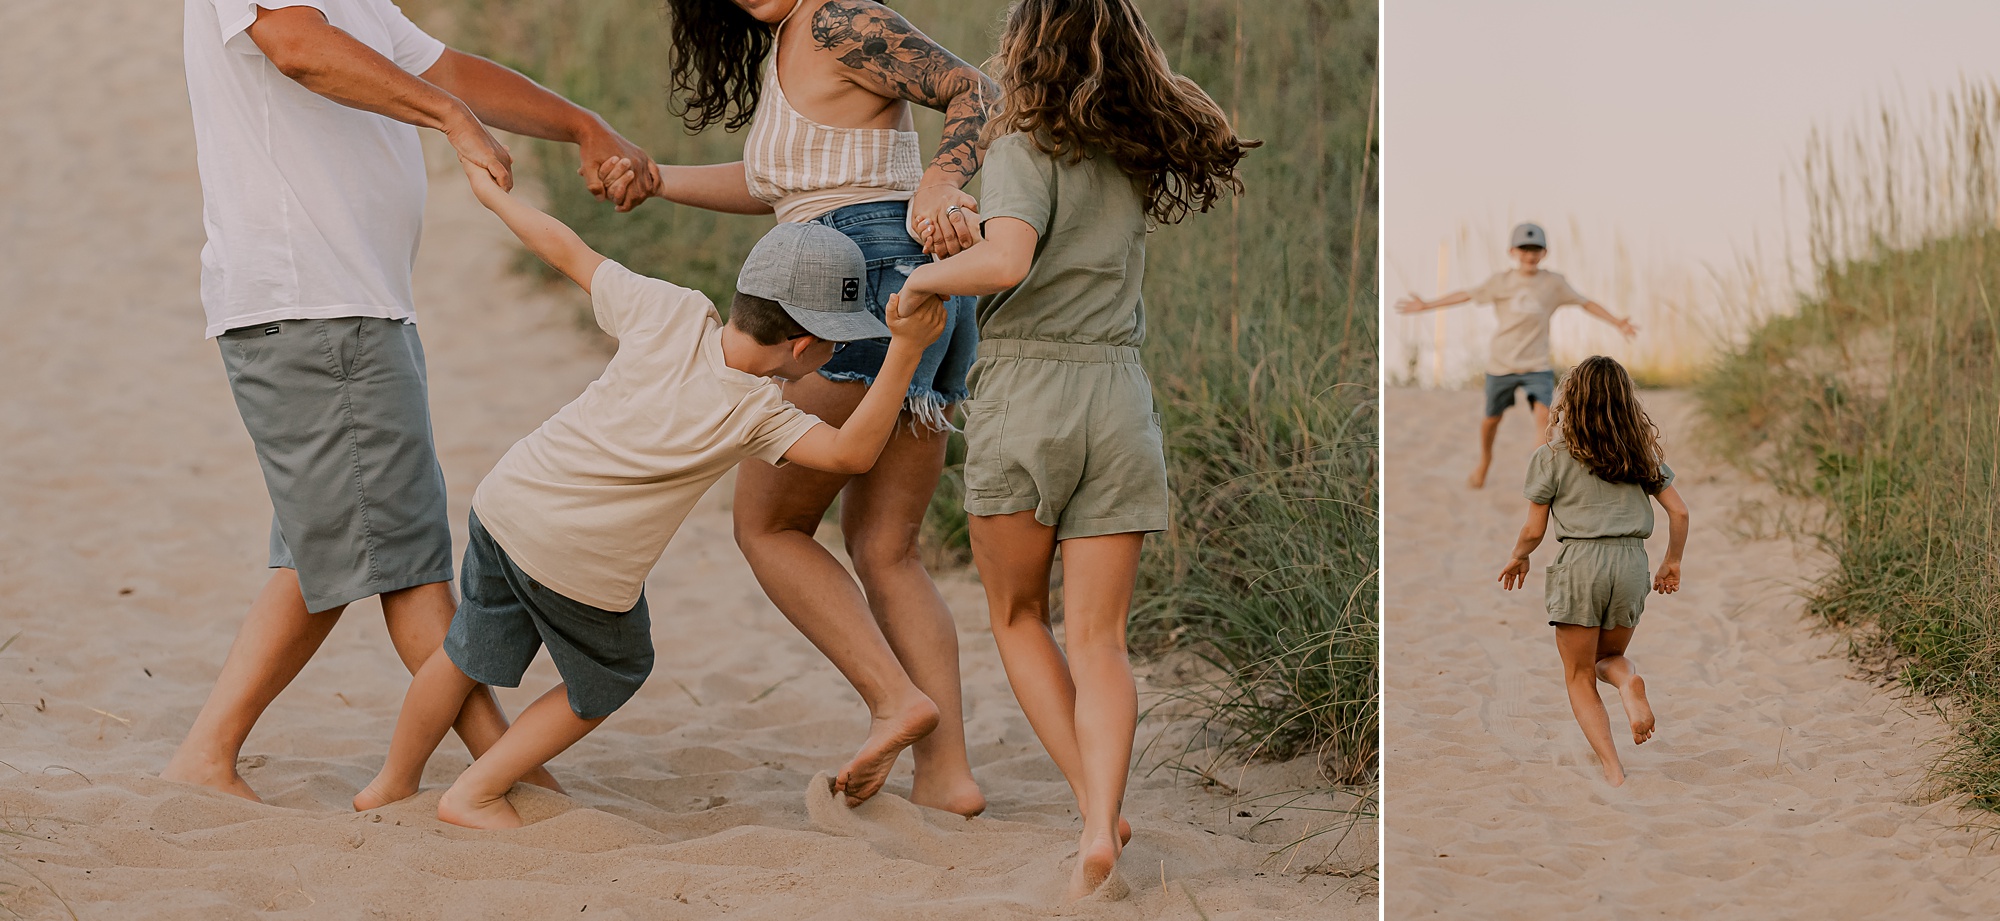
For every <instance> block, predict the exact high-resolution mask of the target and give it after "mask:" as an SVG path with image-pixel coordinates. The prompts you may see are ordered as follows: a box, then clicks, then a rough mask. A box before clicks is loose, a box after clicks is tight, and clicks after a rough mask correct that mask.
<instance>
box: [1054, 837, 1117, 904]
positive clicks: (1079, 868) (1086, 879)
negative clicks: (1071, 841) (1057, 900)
mask: <svg viewBox="0 0 2000 921" xmlns="http://www.w3.org/2000/svg"><path fill="white" fill-rule="evenodd" d="M1120 822H1121V823H1122V822H1123V820H1122V819H1121V820H1120ZM1123 848H1124V846H1123V845H1122V844H1119V843H1118V842H1117V840H1116V839H1115V838H1113V837H1112V836H1110V835H1102V834H1100V835H1093V834H1091V833H1090V831H1089V830H1088V829H1085V830H1084V836H1083V839H1082V840H1081V841H1080V842H1078V845H1077V850H1076V870H1075V871H1073V872H1072V873H1070V877H1069V891H1068V892H1066V893H1064V895H1065V896H1066V897H1067V898H1068V899H1069V900H1071V901H1075V900H1077V899H1080V898H1083V897H1085V896H1087V895H1090V894H1091V893H1093V892H1096V891H1097V887H1099V886H1102V885H1104V881H1105V880H1107V879H1110V878H1111V871H1112V870H1114V869H1116V868H1117V866H1118V853H1119V851H1121V850H1123Z"/></svg>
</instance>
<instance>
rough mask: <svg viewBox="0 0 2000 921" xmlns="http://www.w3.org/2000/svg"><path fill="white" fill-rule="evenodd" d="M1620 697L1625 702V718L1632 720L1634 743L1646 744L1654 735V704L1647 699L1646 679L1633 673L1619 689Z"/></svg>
mask: <svg viewBox="0 0 2000 921" xmlns="http://www.w3.org/2000/svg"><path fill="white" fill-rule="evenodd" d="M1618 698H1619V699H1620V700H1622V701H1624V702H1625V718H1626V719H1629V720H1631V721H1632V744H1634V745H1644V744H1646V740H1647V739H1650V738H1652V737H1653V705H1652V704H1651V703H1649V702H1647V700H1646V679H1644V678H1641V677H1639V676H1638V675H1633V676H1632V680H1631V681H1628V682H1626V683H1625V686H1624V687H1621V688H1619V689H1618Z"/></svg>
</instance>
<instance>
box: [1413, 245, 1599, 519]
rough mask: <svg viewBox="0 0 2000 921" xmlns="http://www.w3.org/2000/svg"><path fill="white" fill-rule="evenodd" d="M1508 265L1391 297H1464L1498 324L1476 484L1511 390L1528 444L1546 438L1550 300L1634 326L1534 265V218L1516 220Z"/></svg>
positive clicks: (1551, 382) (1428, 304) (1427, 306)
mask: <svg viewBox="0 0 2000 921" xmlns="http://www.w3.org/2000/svg"><path fill="white" fill-rule="evenodd" d="M1508 246H1509V247H1510V249H1509V254H1510V255H1512V256H1513V257H1514V268H1512V269H1507V270H1504V271H1500V272H1495V273H1494V274H1493V277H1491V278H1488V279H1486V280H1485V281H1484V282H1481V283H1480V284H1479V286H1478V287H1476V288H1470V289H1467V290H1464V291H1453V292H1451V293H1450V294H1447V295H1444V296H1443V297H1440V298H1438V299H1437V300H1434V301H1426V300H1424V299H1423V298H1420V297H1417V296H1416V295H1414V294H1411V295H1406V296H1405V297H1404V298H1403V299H1402V300H1400V301H1397V302H1396V310H1397V311H1398V312H1401V313H1421V312H1423V311H1426V310H1436V309H1438V308H1440V307H1450V306H1452V305H1454V304H1463V303H1466V302H1468V301H1484V302H1487V303H1491V304H1492V305H1493V317H1494V319H1495V320H1497V321H1499V324H1500V325H1499V328H1498V329H1495V330H1494V331H1493V345H1492V348H1491V350H1490V355H1489V356H1488V358H1487V361H1486V418H1485V419H1484V420H1482V421H1481V422H1480V424H1479V466H1478V467H1476V468H1474V469H1473V471H1472V476H1470V477H1468V478H1467V479H1466V482H1467V483H1468V484H1469V485H1470V486H1471V487H1472V488H1473V489H1479V488H1481V487H1483V486H1485V485H1486V470H1487V468H1489V467H1491V466H1492V465H1493V439H1494V436H1496V435H1497V434H1499V432H1500V417H1501V416H1502V415H1503V414H1505V413H1506V412H1507V409H1508V408H1509V407H1511V406H1513V405H1514V399H1515V397H1514V393H1515V391H1517V390H1525V391H1527V392H1528V406H1529V408H1531V409H1533V410H1534V413H1535V444H1536V445H1538V446H1539V445H1541V444H1543V443H1546V442H1547V441H1548V440H1549V403H1550V401H1552V400H1554V399H1555V391H1556V372H1555V369H1554V368H1553V367H1551V365H1550V361H1549V320H1550V318H1552V317H1554V316H1555V312H1556V310H1557V308H1560V307H1564V306H1567V305H1570V304H1576V305H1578V306H1581V307H1582V308H1583V309H1584V311H1585V312H1587V313H1589V314H1590V315H1591V316H1594V317H1596V318H1598V319H1600V320H1603V321H1604V322H1606V323H1609V324H1611V325H1612V326H1615V327H1617V328H1618V331H1619V332H1621V333H1624V334H1625V338H1627V339H1630V338H1632V337H1633V336H1634V335H1636V334H1637V333H1638V332H1639V328H1638V327H1636V326H1633V325H1632V321H1630V320H1627V319H1626V318H1624V317H1620V316H1615V315H1613V314H1612V313H1611V311H1609V310H1606V309H1604V306H1603V305H1601V304H1599V303H1597V302H1596V301H1593V300H1591V299H1590V298H1587V297H1584V296H1583V295H1581V294H1578V293H1577V292H1576V289H1575V288H1572V287H1570V286H1569V281H1568V280H1566V279H1564V278H1563V277H1562V276H1561V275H1558V274H1556V273H1554V272H1551V271H1548V270H1546V269H1543V268H1542V267H1541V264H1542V259H1543V258H1544V257H1546V256H1547V255H1548V248H1549V241H1548V235H1547V234H1545V233H1543V232H1542V228H1541V225H1539V224H1520V225H1518V226H1516V227H1515V228H1514V233H1513V236H1512V239H1511V240H1510V241H1509V243H1508Z"/></svg>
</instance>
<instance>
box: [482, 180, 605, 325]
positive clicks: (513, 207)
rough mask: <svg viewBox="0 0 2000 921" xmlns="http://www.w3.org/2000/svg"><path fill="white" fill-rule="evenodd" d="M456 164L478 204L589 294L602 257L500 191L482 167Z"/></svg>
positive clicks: (563, 227) (562, 226) (558, 225)
mask: <svg viewBox="0 0 2000 921" xmlns="http://www.w3.org/2000/svg"><path fill="white" fill-rule="evenodd" d="M458 162H459V165H460V166H463V167H464V168H465V178H466V179H467V180H468V181H469V182H471V183H472V194H473V195H475V196H478V198H479V203H480V204H482V205H485V206H486V208H487V210H489V211H492V212H493V213H494V214H497V215H499V216H500V220H501V221H503V222H505V223H506V225H507V229H508V230H511V231H513V232H514V236H517V237H520V238H521V242H522V243H523V244H525V245H526V246H527V247H528V250H529V251H530V252H533V253H534V254H535V255H537V256H539V257H541V260H542V261H543V262H546V263H548V264H549V265H550V266H552V267H554V268H555V270H556V271H558V272H561V273H563V274H564V275H567V276H569V280H570V281H573V282H576V285H577V287H579V288H582V289H583V290H584V292H585V293H589V291H590V279H591V276H592V275H595V274H596V273H597V267H598V266H600V265H603V264H604V257H603V256H601V255H598V253H597V251H596V250H594V249H591V248H590V246H589V245H588V244H586V243H584V242H583V238H582V237H579V236H577V235H576V231H574V230H571V229H569V225H567V224H564V223H563V222H561V221H558V220H556V219H555V218H552V217H550V216H548V215H546V214H543V213H542V212H541V211H540V210H538V209H536V208H535V207H534V206H533V205H530V204H528V203H527V202H524V201H522V200H520V199H518V198H515V197H514V196H513V195H512V194H510V193H508V192H507V190H505V189H502V188H500V185H499V183H496V182H494V181H493V177H492V175H491V174H489V173H488V172H487V170H486V169H485V168H484V167H482V166H480V165H479V164H477V163H474V162H472V161H470V160H460V161H458Z"/></svg>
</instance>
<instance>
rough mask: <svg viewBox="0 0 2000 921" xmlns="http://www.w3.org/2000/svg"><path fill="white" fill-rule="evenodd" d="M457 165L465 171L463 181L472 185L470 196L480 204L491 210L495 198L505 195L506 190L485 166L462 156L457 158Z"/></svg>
mask: <svg viewBox="0 0 2000 921" xmlns="http://www.w3.org/2000/svg"><path fill="white" fill-rule="evenodd" d="M458 165H459V168H461V169H463V170H465V181H466V182H468V183H471V184H472V194H473V195H474V196H475V197H477V198H478V199H479V202H480V204H483V205H486V206H487V207H489V208H491V207H492V206H493V204H492V202H493V200H494V198H495V197H496V196H504V195H506V194H507V189H506V188H505V187H503V186H502V185H501V184H500V183H499V182H498V181H497V180H495V179H494V177H493V173H492V171H491V170H489V169H487V168H486V167H485V166H483V165H481V164H479V163H475V162H473V161H472V160H469V159H467V158H466V157H465V156H464V155H460V156H459V158H458ZM510 184H511V183H510Z"/></svg>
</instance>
